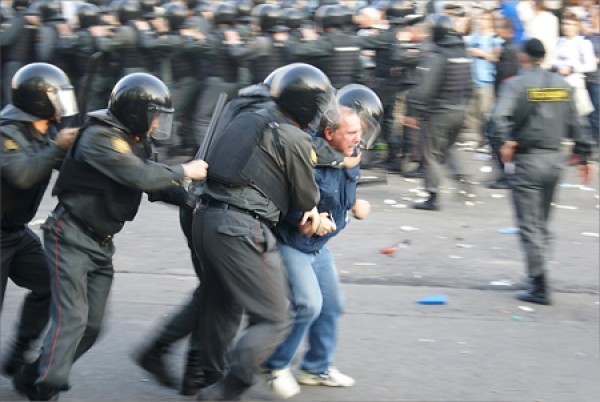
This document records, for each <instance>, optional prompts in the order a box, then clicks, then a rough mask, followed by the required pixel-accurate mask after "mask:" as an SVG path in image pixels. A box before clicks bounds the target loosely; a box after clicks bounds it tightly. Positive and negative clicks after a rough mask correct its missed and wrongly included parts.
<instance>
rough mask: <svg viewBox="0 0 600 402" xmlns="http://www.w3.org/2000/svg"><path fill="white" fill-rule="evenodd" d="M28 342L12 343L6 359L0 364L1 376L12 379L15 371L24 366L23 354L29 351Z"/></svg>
mask: <svg viewBox="0 0 600 402" xmlns="http://www.w3.org/2000/svg"><path fill="white" fill-rule="evenodd" d="M29 344H30V342H29V341H16V342H15V343H13V345H12V347H11V349H10V351H9V352H8V354H7V356H8V357H7V358H6V359H4V361H3V362H2V369H1V371H2V374H3V375H5V376H6V377H14V375H15V373H16V372H17V370H18V369H19V368H20V367H21V366H22V365H23V364H25V354H26V353H27V350H28V349H29Z"/></svg>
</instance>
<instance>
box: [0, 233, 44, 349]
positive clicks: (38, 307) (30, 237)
mask: <svg viewBox="0 0 600 402" xmlns="http://www.w3.org/2000/svg"><path fill="white" fill-rule="evenodd" d="M1 239H2V241H1V243H2V245H1V253H0V255H1V257H2V277H1V281H2V282H1V284H0V311H1V310H2V305H3V304H4V293H5V292H6V286H7V284H8V279H9V278H10V279H11V280H12V281H13V282H14V283H15V284H16V285H18V286H20V287H23V288H26V289H29V290H30V291H31V292H29V293H28V294H27V296H25V300H24V301H23V307H22V309H21V316H20V319H19V323H18V324H17V337H16V340H17V342H20V343H22V344H27V345H28V344H29V343H31V342H32V341H35V340H36V339H38V338H40V336H41V335H42V331H43V330H44V328H45V327H46V324H48V319H49V315H50V298H51V292H50V272H49V270H48V263H47V260H46V255H45V254H44V250H43V249H42V244H41V242H40V239H39V238H38V237H37V236H36V235H35V233H33V232H32V231H31V229H29V228H28V227H23V229H21V230H17V231H11V232H7V231H4V230H2V237H1Z"/></svg>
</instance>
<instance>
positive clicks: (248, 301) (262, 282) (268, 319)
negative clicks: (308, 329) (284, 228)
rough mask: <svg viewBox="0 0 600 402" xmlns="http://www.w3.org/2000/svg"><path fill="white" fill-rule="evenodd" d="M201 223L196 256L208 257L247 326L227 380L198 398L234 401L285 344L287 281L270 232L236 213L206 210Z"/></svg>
mask: <svg viewBox="0 0 600 402" xmlns="http://www.w3.org/2000/svg"><path fill="white" fill-rule="evenodd" d="M204 218H205V219H203V220H202V226H204V227H205V228H204V230H203V233H202V235H203V238H202V242H203V243H204V246H203V248H202V250H196V251H197V253H198V254H199V255H201V256H202V257H201V258H203V262H204V261H205V260H204V258H206V259H207V260H210V261H211V262H212V264H214V266H215V267H218V270H215V274H216V275H217V276H218V279H219V280H220V281H221V282H222V283H223V287H224V288H225V289H226V291H227V292H228V293H229V294H230V295H231V297H232V298H233V300H234V304H237V305H239V306H241V307H243V308H244V311H245V312H246V314H247V315H248V323H249V324H248V327H247V329H246V331H245V333H244V335H243V336H242V337H241V338H240V339H239V341H238V342H237V344H236V346H235V347H234V349H233V350H232V352H231V362H230V370H229V372H228V374H227V376H226V377H225V378H224V380H223V381H222V382H220V383H218V384H215V386H213V387H211V388H208V389H206V391H201V394H200V395H199V396H200V398H204V399H205V400H208V399H207V398H210V397H213V396H214V395H211V392H216V391H215V390H223V393H221V395H227V396H231V397H233V396H239V395H240V394H241V393H242V392H243V391H244V390H245V389H246V388H248V387H249V386H250V385H252V383H253V382H254V375H255V372H256V371H257V370H258V369H259V367H260V365H261V364H262V363H263V362H264V360H265V359H266V358H267V357H268V356H270V355H271V353H272V352H273V350H274V349H275V347H276V346H277V345H278V344H279V343H280V342H281V341H282V340H283V338H284V336H285V333H286V330H287V329H288V327H289V324H290V321H289V311H288V300H287V296H286V292H287V291H286V285H285V277H284V273H283V268H282V263H281V259H280V256H279V253H278V252H277V248H276V241H275V236H274V235H273V233H272V232H271V230H270V229H269V228H268V227H267V226H266V225H265V224H264V223H261V222H259V221H258V220H256V219H254V218H252V217H251V216H249V215H246V214H242V213H237V212H234V211H223V210H217V209H214V208H212V209H211V208H208V209H207V213H206V214H205V217H204ZM195 225H196V221H194V227H196V226H195ZM207 235H208V236H207ZM194 237H195V238H196V232H194ZM194 242H195V244H196V240H194ZM208 287H209V284H207V289H208Z"/></svg>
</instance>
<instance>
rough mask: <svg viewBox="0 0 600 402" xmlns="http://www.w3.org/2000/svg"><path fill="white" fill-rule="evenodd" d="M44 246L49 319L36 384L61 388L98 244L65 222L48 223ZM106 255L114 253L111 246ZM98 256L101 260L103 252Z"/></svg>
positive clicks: (82, 324) (84, 313) (83, 318)
mask: <svg viewBox="0 0 600 402" xmlns="http://www.w3.org/2000/svg"><path fill="white" fill-rule="evenodd" d="M47 224H48V227H47V228H46V229H45V230H44V246H45V249H46V255H47V257H48V260H49V264H50V279H51V281H50V283H51V286H52V303H51V307H50V308H51V310H50V314H51V316H52V320H51V323H52V324H51V326H50V330H49V331H48V334H47V335H46V337H45V339H44V345H43V349H42V354H41V356H40V364H39V379H38V382H39V384H43V386H45V387H47V388H51V389H55V390H58V389H61V388H62V387H64V386H66V385H67V384H68V381H69V374H70V371H71V366H72V364H73V361H74V358H75V353H76V350H77V347H78V345H79V343H80V341H81V339H82V336H83V333H84V331H85V328H86V325H87V319H88V295H87V286H88V283H87V277H88V272H89V270H90V269H93V268H94V267H95V261H94V260H93V259H92V256H96V254H98V253H99V247H100V246H99V245H98V243H96V242H95V241H93V240H92V239H91V238H89V237H87V236H85V235H84V234H82V233H81V232H80V231H79V230H78V229H76V228H74V227H73V226H72V225H71V224H70V223H69V222H68V221H65V220H64V219H59V220H58V221H57V222H53V220H52V218H50V219H49V221H48V223H47ZM107 247H110V249H111V250H110V252H111V253H112V252H114V248H113V246H112V245H110V246H107ZM100 255H101V256H102V257H103V258H104V255H103V253H100Z"/></svg>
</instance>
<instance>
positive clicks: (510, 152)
mask: <svg viewBox="0 0 600 402" xmlns="http://www.w3.org/2000/svg"><path fill="white" fill-rule="evenodd" d="M518 146H519V143H518V142H517V141H506V142H505V143H504V145H502V148H500V157H501V158H502V162H504V163H510V162H512V159H513V156H515V152H516V151H517V147H518Z"/></svg>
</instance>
